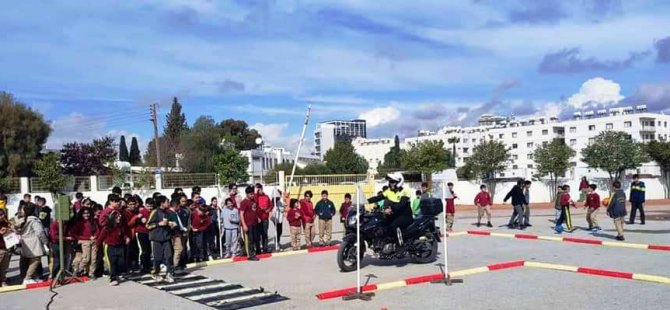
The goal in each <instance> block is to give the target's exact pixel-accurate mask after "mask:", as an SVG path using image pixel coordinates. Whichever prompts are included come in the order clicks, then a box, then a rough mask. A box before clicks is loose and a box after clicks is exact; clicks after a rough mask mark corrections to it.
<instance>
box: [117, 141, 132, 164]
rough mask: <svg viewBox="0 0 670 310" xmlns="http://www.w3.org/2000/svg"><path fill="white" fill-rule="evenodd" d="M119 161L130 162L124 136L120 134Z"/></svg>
mask: <svg viewBox="0 0 670 310" xmlns="http://www.w3.org/2000/svg"><path fill="white" fill-rule="evenodd" d="M119 161H125V162H130V154H128V145H126V136H121V140H120V142H119Z"/></svg>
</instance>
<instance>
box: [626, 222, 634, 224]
mask: <svg viewBox="0 0 670 310" xmlns="http://www.w3.org/2000/svg"><path fill="white" fill-rule="evenodd" d="M626 225H635V222H626Z"/></svg>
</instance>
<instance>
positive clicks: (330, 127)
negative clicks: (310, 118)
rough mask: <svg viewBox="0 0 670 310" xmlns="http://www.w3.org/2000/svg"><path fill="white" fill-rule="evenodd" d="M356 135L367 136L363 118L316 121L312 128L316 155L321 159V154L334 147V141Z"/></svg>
mask: <svg viewBox="0 0 670 310" xmlns="http://www.w3.org/2000/svg"><path fill="white" fill-rule="evenodd" d="M357 137H362V138H366V137H367V126H366V122H365V120H351V121H328V122H322V123H318V124H317V125H316V129H315V130H314V146H315V148H316V156H318V157H319V158H320V159H321V160H323V156H324V155H326V152H328V150H330V149H332V148H333V147H335V142H337V141H338V140H340V139H354V138H357Z"/></svg>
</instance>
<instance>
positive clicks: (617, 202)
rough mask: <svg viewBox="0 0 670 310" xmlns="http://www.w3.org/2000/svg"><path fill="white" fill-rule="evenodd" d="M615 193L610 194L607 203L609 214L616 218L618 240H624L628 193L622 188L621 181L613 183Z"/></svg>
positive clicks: (615, 225)
mask: <svg viewBox="0 0 670 310" xmlns="http://www.w3.org/2000/svg"><path fill="white" fill-rule="evenodd" d="M612 187H613V188H614V194H612V196H610V198H609V202H608V204H607V215H609V217H611V218H612V219H614V227H616V231H617V236H616V240H619V241H624V237H623V229H624V221H625V220H624V218H625V217H626V193H625V192H624V191H623V189H621V182H619V181H615V182H614V183H612Z"/></svg>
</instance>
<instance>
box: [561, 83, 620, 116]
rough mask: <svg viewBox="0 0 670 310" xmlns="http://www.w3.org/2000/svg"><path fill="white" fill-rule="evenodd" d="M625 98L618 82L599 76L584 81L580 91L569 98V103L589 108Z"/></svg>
mask: <svg viewBox="0 0 670 310" xmlns="http://www.w3.org/2000/svg"><path fill="white" fill-rule="evenodd" d="M623 99H624V96H622V95H621V86H620V85H619V84H618V83H616V82H614V81H611V80H606V79H603V78H601V77H597V78H592V79H590V80H588V81H586V82H584V84H582V87H581V88H580V89H579V92H578V93H576V94H574V95H572V96H570V98H568V105H570V106H571V107H573V108H575V109H587V108H594V107H597V106H600V105H614V104H617V103H618V102H619V101H621V100H623Z"/></svg>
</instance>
